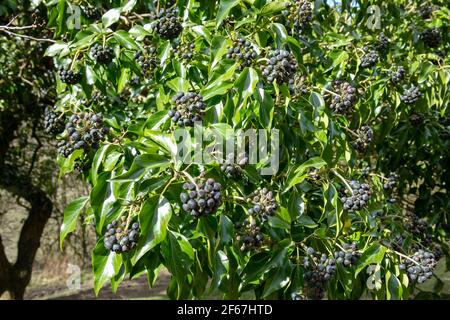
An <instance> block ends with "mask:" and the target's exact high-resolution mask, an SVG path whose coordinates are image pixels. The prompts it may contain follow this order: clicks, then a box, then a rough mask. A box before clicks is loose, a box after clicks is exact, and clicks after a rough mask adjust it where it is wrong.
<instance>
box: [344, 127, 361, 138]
mask: <svg viewBox="0 0 450 320" xmlns="http://www.w3.org/2000/svg"><path fill="white" fill-rule="evenodd" d="M342 128H343V129H344V130H345V131H347V132H350V133H351V134H352V135H353V136H355V137H359V136H358V134H357V133H356V132H355V131H353V130H351V129H349V128H347V127H342Z"/></svg>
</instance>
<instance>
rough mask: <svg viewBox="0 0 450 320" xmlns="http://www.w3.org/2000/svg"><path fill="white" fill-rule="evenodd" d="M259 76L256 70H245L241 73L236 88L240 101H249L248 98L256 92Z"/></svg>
mask: <svg viewBox="0 0 450 320" xmlns="http://www.w3.org/2000/svg"><path fill="white" fill-rule="evenodd" d="M258 81H259V76H258V73H257V72H256V70H255V69H253V68H245V69H244V71H242V72H241V74H240V75H239V78H237V79H236V82H235V87H236V89H237V91H238V92H239V95H240V100H243V101H245V100H247V98H248V97H250V96H251V95H253V93H254V92H255V88H256V85H257V84H258Z"/></svg>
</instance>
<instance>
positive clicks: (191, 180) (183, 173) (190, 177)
mask: <svg viewBox="0 0 450 320" xmlns="http://www.w3.org/2000/svg"><path fill="white" fill-rule="evenodd" d="M181 174H182V175H184V176H185V177H186V178H188V179H189V181H190V182H192V183H193V184H194V185H195V186H197V182H195V180H194V178H192V176H191V175H190V174H189V173H187V172H186V171H183V172H181Z"/></svg>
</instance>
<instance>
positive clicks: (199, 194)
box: [180, 178, 222, 218]
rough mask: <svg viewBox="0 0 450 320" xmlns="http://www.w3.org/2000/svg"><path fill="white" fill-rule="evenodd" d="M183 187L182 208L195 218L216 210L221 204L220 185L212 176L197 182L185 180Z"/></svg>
mask: <svg viewBox="0 0 450 320" xmlns="http://www.w3.org/2000/svg"><path fill="white" fill-rule="evenodd" d="M183 189H184V190H185V191H186V192H183V193H181V194H180V199H181V202H182V203H183V204H182V208H183V210H184V211H186V212H188V213H190V214H191V215H192V216H194V217H196V218H198V217H201V216H206V215H208V214H212V213H214V212H216V211H217V209H218V208H219V206H220V205H221V204H222V194H221V192H220V190H222V185H221V184H220V183H218V182H216V181H215V180H214V179H212V178H209V179H208V180H206V182H204V183H203V182H200V183H198V184H194V183H188V182H186V183H185V184H183Z"/></svg>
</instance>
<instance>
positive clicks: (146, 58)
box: [134, 45, 160, 78]
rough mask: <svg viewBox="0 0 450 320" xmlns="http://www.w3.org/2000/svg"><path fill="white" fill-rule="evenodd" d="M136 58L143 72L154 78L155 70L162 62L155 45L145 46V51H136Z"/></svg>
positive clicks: (146, 75)
mask: <svg viewBox="0 0 450 320" xmlns="http://www.w3.org/2000/svg"><path fill="white" fill-rule="evenodd" d="M134 59H136V61H137V62H138V64H139V66H140V67H141V71H142V74H143V75H144V76H145V77H147V78H153V73H154V70H155V69H156V67H157V66H158V65H159V63H160V61H159V58H158V56H157V52H156V47H155V46H154V45H147V46H145V47H144V51H138V52H136V54H135V55H134Z"/></svg>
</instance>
